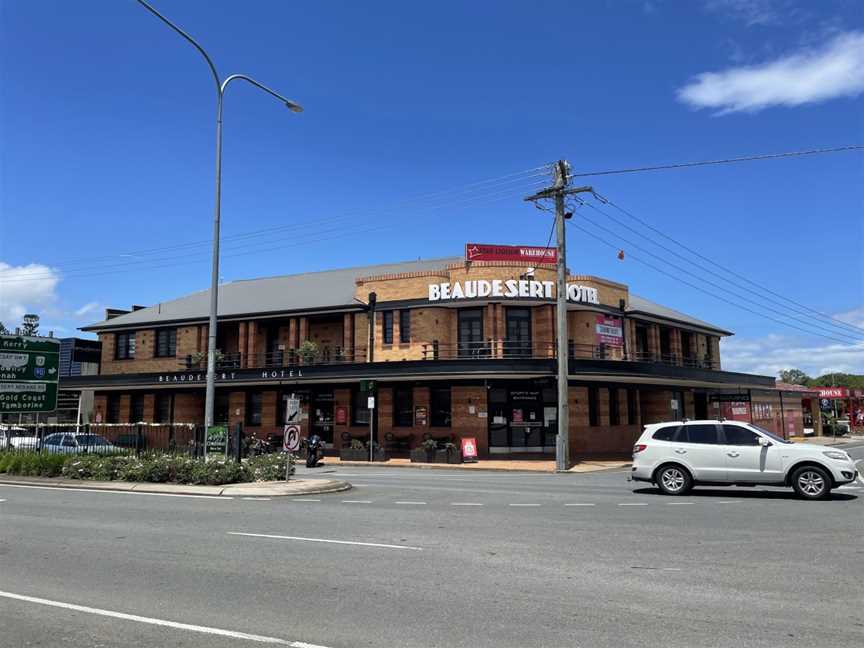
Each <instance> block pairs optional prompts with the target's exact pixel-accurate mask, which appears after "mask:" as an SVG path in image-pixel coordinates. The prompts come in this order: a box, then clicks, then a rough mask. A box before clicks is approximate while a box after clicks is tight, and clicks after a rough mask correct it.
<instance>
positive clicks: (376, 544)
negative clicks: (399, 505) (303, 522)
mask: <svg viewBox="0 0 864 648" xmlns="http://www.w3.org/2000/svg"><path fill="white" fill-rule="evenodd" d="M228 535H233V536H246V537H249V538H272V539H274V540H297V541H298V542H324V543H327V544H342V545H355V546H358V547H378V548H379V549H406V550H408V551H423V548H422V547H411V546H408V545H392V544H382V543H380V542H355V541H353V540H330V539H329V538H303V537H300V536H286V535H276V534H273V533H245V532H243V531H228Z"/></svg>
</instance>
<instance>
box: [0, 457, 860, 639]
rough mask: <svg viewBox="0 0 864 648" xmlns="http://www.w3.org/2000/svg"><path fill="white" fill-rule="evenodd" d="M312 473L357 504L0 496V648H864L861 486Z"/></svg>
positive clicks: (5, 490)
mask: <svg viewBox="0 0 864 648" xmlns="http://www.w3.org/2000/svg"><path fill="white" fill-rule="evenodd" d="M847 449H849V450H850V453H851V454H853V456H855V457H856V458H857V459H864V443H862V444H859V445H858V446H857V447H854V448H847ZM859 466H860V467H862V468H864V463H862V464H859ZM301 472H304V471H303V470H301ZM314 474H316V475H320V476H321V477H333V476H342V477H345V478H346V479H348V480H350V481H351V482H352V483H354V484H355V489H354V490H352V491H348V492H346V493H337V494H332V495H322V496H316V497H309V498H294V499H289V498H285V499H269V500H268V499H243V498H236V499H224V498H220V499H214V498H191V497H164V496H157V495H149V494H135V493H104V492H82V491H72V490H54V489H52V490H47V489H34V488H16V487H12V486H8V485H0V646H9V647H13V646H14V647H16V648H17V647H19V646H51V647H53V646H76V647H80V646H126V645H137V646H154V647H155V646H158V647H163V646H184V647H203V646H208V647H216V648H220V647H222V646H247V645H248V646H254V645H258V644H267V643H269V644H271V645H294V646H298V647H300V646H307V645H308V644H313V645H318V646H326V647H328V648H337V647H338V648H341V647H348V646H396V647H409V646H465V647H472V648H473V647H477V646H495V647H499V646H519V647H523V646H584V647H592V648H593V647H606V646H609V647H612V646H614V647H616V648H618V647H626V646H649V645H663V646H666V647H674V646H681V647H685V646H686V647H688V648H691V647H695V646H711V647H721V646H722V647H725V646H764V647H766V648H767V647H771V648H776V647H777V646H808V647H813V646H832V648H837V647H843V646H850V647H851V646H855V648H858V647H860V646H861V645H864V593H862V587H864V482H859V483H856V484H854V485H852V486H851V487H846V488H843V489H841V490H837V491H835V494H834V496H833V498H832V499H831V500H829V501H824V502H803V501H799V500H797V499H795V498H794V497H793V495H792V494H791V491H785V490H781V489H771V488H729V489H719V488H717V489H697V490H696V491H694V492H693V494H692V495H690V496H687V497H683V498H668V497H664V496H661V495H658V494H657V493H656V492H655V491H654V490H653V489H651V488H648V487H644V486H642V485H639V486H635V487H634V485H632V484H629V483H627V482H626V481H625V479H626V471H623V472H613V473H595V474H588V475H549V474H527V473H474V472H471V473H466V472H457V471H447V470H416V469H382V468H380V467H379V468H376V467H367V468H354V467H351V468H349V467H345V468H341V469H338V470H333V471H331V469H328V468H326V467H325V468H320V469H318V470H317V471H316V472H315V473H314ZM268 536H270V537H268ZM272 536H276V537H272ZM297 642H300V643H297Z"/></svg>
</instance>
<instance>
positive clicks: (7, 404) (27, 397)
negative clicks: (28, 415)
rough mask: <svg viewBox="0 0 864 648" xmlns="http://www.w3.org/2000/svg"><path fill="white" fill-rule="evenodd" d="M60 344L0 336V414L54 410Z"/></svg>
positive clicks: (44, 340) (50, 339)
mask: <svg viewBox="0 0 864 648" xmlns="http://www.w3.org/2000/svg"><path fill="white" fill-rule="evenodd" d="M59 366H60V341H59V340H55V339H53V338H40V337H30V336H26V335H0V413H3V414H8V413H16V412H53V411H54V410H55V409H57V382H58V380H59V377H60V369H59Z"/></svg>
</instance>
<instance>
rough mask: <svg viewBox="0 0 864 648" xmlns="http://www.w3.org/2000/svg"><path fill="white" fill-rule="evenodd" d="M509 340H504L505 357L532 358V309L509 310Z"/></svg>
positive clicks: (507, 313) (507, 316)
mask: <svg viewBox="0 0 864 648" xmlns="http://www.w3.org/2000/svg"><path fill="white" fill-rule="evenodd" d="M506 318H507V339H506V340H504V356H505V357H507V358H525V357H530V356H531V309H530V308H508V309H507V311H506Z"/></svg>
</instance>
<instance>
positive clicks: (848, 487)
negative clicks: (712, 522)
mask: <svg viewBox="0 0 864 648" xmlns="http://www.w3.org/2000/svg"><path fill="white" fill-rule="evenodd" d="M836 490H864V488H862V487H861V486H838V487H837V489H836ZM2 501H3V500H0V502H2Z"/></svg>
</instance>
